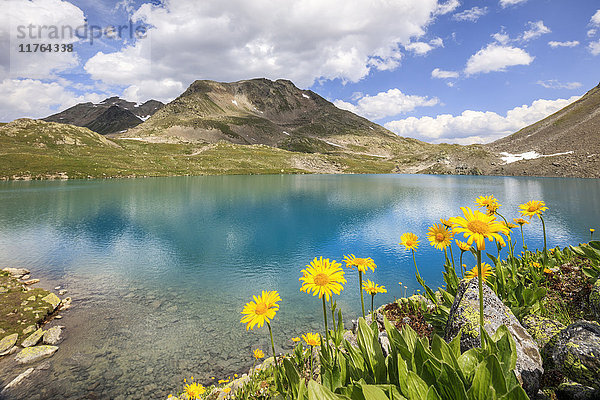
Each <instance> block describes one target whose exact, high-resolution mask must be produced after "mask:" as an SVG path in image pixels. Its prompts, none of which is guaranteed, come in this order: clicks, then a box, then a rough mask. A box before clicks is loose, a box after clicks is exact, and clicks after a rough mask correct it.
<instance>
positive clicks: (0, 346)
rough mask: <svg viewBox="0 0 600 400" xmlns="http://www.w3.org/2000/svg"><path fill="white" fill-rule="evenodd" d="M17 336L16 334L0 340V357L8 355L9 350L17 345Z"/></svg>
mask: <svg viewBox="0 0 600 400" xmlns="http://www.w3.org/2000/svg"><path fill="white" fill-rule="evenodd" d="M18 337H19V335H18V334H17V333H13V334H12V335H8V336H6V337H4V338H3V339H2V340H0V356H3V355H5V353H8V352H9V351H10V349H11V348H12V347H13V346H14V345H15V343H17V338H18Z"/></svg>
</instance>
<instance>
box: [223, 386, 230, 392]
mask: <svg viewBox="0 0 600 400" xmlns="http://www.w3.org/2000/svg"><path fill="white" fill-rule="evenodd" d="M229 392H231V388H230V387H229V386H228V387H225V388H223V393H229Z"/></svg>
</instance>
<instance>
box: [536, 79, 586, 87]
mask: <svg viewBox="0 0 600 400" xmlns="http://www.w3.org/2000/svg"><path fill="white" fill-rule="evenodd" d="M537 84H538V85H540V86H543V87H545V88H546V89H577V88H580V87H581V86H583V85H582V84H581V82H565V83H562V82H559V81H557V80H556V79H550V80H547V81H537Z"/></svg>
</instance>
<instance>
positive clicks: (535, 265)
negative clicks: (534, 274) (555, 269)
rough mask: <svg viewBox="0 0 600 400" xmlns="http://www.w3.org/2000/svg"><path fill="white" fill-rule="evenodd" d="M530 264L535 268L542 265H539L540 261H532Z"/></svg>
mask: <svg viewBox="0 0 600 400" xmlns="http://www.w3.org/2000/svg"><path fill="white" fill-rule="evenodd" d="M531 265H532V266H534V267H535V268H542V266H541V265H540V263H537V262H534V263H532V264H531Z"/></svg>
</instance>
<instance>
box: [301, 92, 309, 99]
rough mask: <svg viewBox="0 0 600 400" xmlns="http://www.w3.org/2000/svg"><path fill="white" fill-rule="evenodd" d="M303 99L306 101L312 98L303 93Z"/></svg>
mask: <svg viewBox="0 0 600 400" xmlns="http://www.w3.org/2000/svg"><path fill="white" fill-rule="evenodd" d="M302 97H304V98H305V99H310V96H309V95H307V94H304V93H302Z"/></svg>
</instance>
